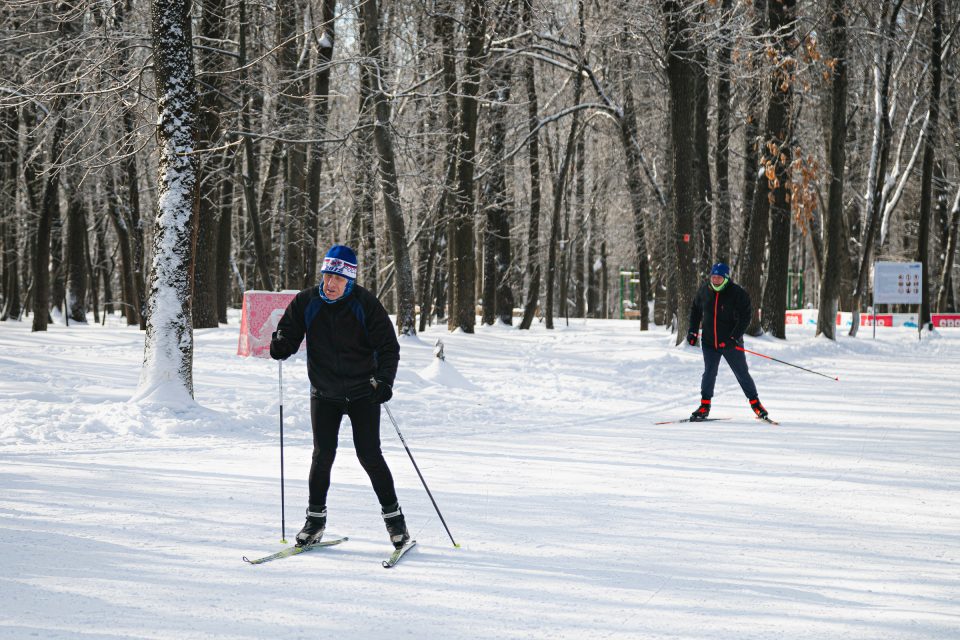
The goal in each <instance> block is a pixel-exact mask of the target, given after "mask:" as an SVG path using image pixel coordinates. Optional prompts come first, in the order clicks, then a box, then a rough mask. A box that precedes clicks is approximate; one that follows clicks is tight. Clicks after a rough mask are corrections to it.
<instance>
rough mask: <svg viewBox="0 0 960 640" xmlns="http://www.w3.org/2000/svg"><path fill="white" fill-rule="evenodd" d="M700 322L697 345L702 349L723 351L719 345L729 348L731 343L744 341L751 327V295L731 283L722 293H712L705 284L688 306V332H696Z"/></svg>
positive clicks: (711, 289)
mask: <svg viewBox="0 0 960 640" xmlns="http://www.w3.org/2000/svg"><path fill="white" fill-rule="evenodd" d="M701 322H702V323H703V333H702V335H701V337H700V343H701V344H702V345H703V346H704V348H708V347H709V348H711V349H722V348H723V346H721V343H723V344H725V346H727V347H732V346H733V345H732V344H731V342H732V341H731V338H733V340H743V333H744V332H745V331H746V330H747V326H748V325H749V324H750V295H749V294H748V293H747V292H746V291H745V290H744V289H743V287H741V286H740V285H738V284H736V283H734V282H733V280H730V281H729V282H727V286H725V287H724V288H723V289H722V290H721V291H719V292H717V291H714V290H713V288H712V287H711V286H710V283H709V282H707V283H704V285H703V286H701V287H700V290H699V291H697V295H696V296H695V297H694V298H693V304H691V305H690V329H689V331H692V332H696V331H697V330H698V329H699V328H700V324H701Z"/></svg>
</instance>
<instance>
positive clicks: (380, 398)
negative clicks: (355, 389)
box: [370, 378, 393, 404]
mask: <svg viewBox="0 0 960 640" xmlns="http://www.w3.org/2000/svg"><path fill="white" fill-rule="evenodd" d="M370 386H371V387H373V392H372V393H371V394H370V401H371V402H375V403H377V404H383V403H384V402H389V400H390V398H392V397H393V387H391V386H390V384H389V383H388V382H386V381H384V380H378V379H376V378H370Z"/></svg>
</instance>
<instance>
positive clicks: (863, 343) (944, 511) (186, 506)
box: [0, 311, 960, 640]
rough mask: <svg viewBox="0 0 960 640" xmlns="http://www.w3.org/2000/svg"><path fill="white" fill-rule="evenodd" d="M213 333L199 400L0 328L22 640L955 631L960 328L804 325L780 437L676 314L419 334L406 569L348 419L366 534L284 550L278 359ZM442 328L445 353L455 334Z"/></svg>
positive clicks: (2, 444)
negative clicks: (249, 352)
mask: <svg viewBox="0 0 960 640" xmlns="http://www.w3.org/2000/svg"><path fill="white" fill-rule="evenodd" d="M230 320H231V323H230V324H229V325H225V326H223V327H221V328H220V329H212V330H200V331H196V332H195V339H196V353H195V356H194V383H195V386H196V400H197V403H198V404H197V406H195V407H186V408H184V407H180V408H178V409H164V408H160V407H157V406H148V405H137V404H133V403H131V402H128V400H129V398H130V397H132V395H133V394H134V392H135V390H136V387H137V383H138V379H139V376H140V365H141V361H142V358H143V334H142V333H141V332H139V331H138V330H136V329H135V328H127V327H124V326H121V324H120V321H119V320H118V319H116V318H110V320H109V321H108V323H107V326H106V327H101V326H97V325H94V324H90V325H79V326H70V327H63V326H61V325H53V326H51V327H50V330H49V331H48V332H46V333H45V334H37V333H31V332H30V327H29V324H28V323H11V322H5V323H0V354H2V355H0V461H2V464H0V563H2V566H3V567H4V571H3V572H2V573H0V593H2V594H3V596H2V604H0V638H3V639H6V638H17V639H20V638H29V637H43V638H158V639H175V638H176V639H179V638H239V639H248V638H249V639H255V638H316V637H337V638H356V639H370V638H391V639H393V638H397V637H406V638H444V639H474V638H545V639H546V638H550V639H555V638H574V639H578V638H610V639H637V638H671V639H676V638H710V639H711V640H715V639H730V640H743V639H753V638H756V639H770V638H778V639H779V638H791V639H792V638H795V639H798V640H799V639H804V640H807V639H810V638H831V639H832V638H844V639H880V638H882V639H884V640H890V639H908V638H909V639H914V638H917V639H919V638H936V639H943V640H947V639H950V640H952V639H954V638H957V637H958V634H960V600H958V597H960V578H958V571H957V561H958V555H960V553H958V551H960V503H958V495H960V429H958V428H957V427H956V420H955V417H954V416H955V415H956V410H955V406H956V395H957V389H958V388H960V366H957V362H958V361H960V359H958V357H957V356H958V354H960V330H941V331H940V332H939V333H936V334H934V335H932V336H930V337H926V338H925V339H924V340H923V341H922V342H919V341H918V340H917V336H916V333H915V332H913V331H910V330H901V329H884V330H880V331H879V334H878V337H877V339H876V340H874V339H873V338H872V337H870V336H869V335H866V334H865V333H864V332H861V335H860V337H858V338H855V339H854V338H848V337H846V336H845V335H841V336H840V337H839V339H838V341H837V342H836V343H831V342H829V341H827V340H823V339H816V338H814V337H813V334H812V329H810V328H806V327H801V328H789V329H788V331H789V333H788V340H787V341H779V340H775V339H772V338H760V339H751V338H749V337H748V339H747V345H746V346H747V348H748V349H752V350H755V351H759V352H761V353H767V354H769V355H772V356H774V357H776V358H779V359H782V360H786V361H789V362H794V363H797V364H800V365H801V366H804V367H807V368H811V369H814V370H817V371H821V372H823V373H826V374H829V375H836V376H839V378H840V382H835V381H832V380H828V379H826V378H822V377H819V376H814V375H811V374H809V373H805V372H801V371H798V370H796V369H793V368H791V367H786V366H784V365H781V364H777V363H773V362H770V361H766V360H763V359H760V358H755V357H752V356H748V358H749V360H748V361H749V363H750V367H751V372H752V374H753V376H754V379H755V380H756V382H757V386H758V388H759V389H760V397H761V399H762V400H763V402H764V404H765V405H766V406H767V408H768V409H769V410H770V412H771V415H772V417H773V418H774V419H777V420H780V421H781V425H780V426H771V425H768V424H765V423H761V422H758V421H756V420H754V419H753V418H752V414H751V413H750V411H749V408H748V407H747V403H746V400H745V398H744V397H743V394H742V393H741V391H740V389H739V387H738V386H737V384H736V381H735V380H734V378H733V374H732V373H731V372H730V370H729V369H728V368H727V367H726V365H724V364H721V369H720V375H719V378H718V381H717V391H716V396H715V398H714V405H713V412H712V415H714V416H716V417H730V418H732V420H730V421H723V422H709V423H699V424H672V425H654V424H653V423H654V422H655V421H657V420H667V419H672V418H681V417H685V416H686V415H688V414H689V412H690V411H692V410H693V409H694V408H695V407H696V405H697V401H698V399H699V393H698V389H699V380H700V373H701V370H702V360H701V358H700V353H699V350H698V349H695V348H691V347H688V346H685V345H682V346H674V345H673V337H672V336H670V335H669V334H668V333H666V332H665V331H664V330H663V329H662V328H653V329H652V330H651V331H649V332H640V331H639V324H638V323H636V322H627V321H597V320H589V321H583V320H571V321H570V324H569V326H565V325H564V323H563V322H562V321H561V322H559V326H558V328H557V329H556V330H555V331H552V332H548V331H546V330H545V329H543V327H542V325H536V326H534V328H533V329H532V330H531V331H528V332H521V331H518V330H517V329H515V328H509V327H504V326H495V327H479V326H478V328H477V333H476V334H475V335H473V336H468V335H464V334H462V333H459V332H455V333H452V334H450V333H448V332H447V331H446V330H445V329H443V328H440V327H434V328H431V329H429V330H428V331H427V332H426V334H424V335H421V336H420V337H418V338H404V339H401V364H400V372H399V374H398V378H397V384H396V385H395V390H396V393H395V396H394V400H393V401H392V402H391V404H390V407H391V410H392V411H393V414H394V415H395V416H396V418H397V420H398V421H399V424H400V428H401V430H402V432H403V435H404V437H405V438H406V440H407V443H408V445H409V446H410V448H411V450H412V451H413V454H414V456H415V458H416V460H417V463H418V464H419V465H420V468H421V470H422V472H423V474H424V477H425V478H426V480H427V482H428V483H429V486H430V488H431V490H432V492H433V493H434V496H435V498H436V500H437V503H438V504H439V506H440V508H441V510H442V512H443V514H444V518H445V519H446V521H447V524H448V525H449V526H450V529H451V532H452V533H453V536H454V538H455V539H456V540H457V542H459V543H460V544H461V545H462V548H460V549H454V548H453V547H452V544H451V542H450V539H449V538H448V537H447V535H446V532H445V531H444V529H443V527H442V525H441V523H440V521H439V519H438V518H437V516H436V513H435V511H434V510H433V507H432V505H431V503H430V501H429V499H428V497H427V495H426V493H425V492H424V491H423V488H422V486H421V485H420V481H419V479H418V478H417V476H416V473H415V471H414V469H413V467H412V465H411V464H410V462H409V460H408V459H407V456H406V453H405V451H404V449H403V447H402V446H401V444H400V442H399V440H398V438H397V437H396V433H395V432H394V429H393V426H392V424H391V423H390V421H389V419H388V417H387V416H386V414H385V413H384V415H383V420H382V427H381V436H382V439H383V448H384V452H385V454H386V456H387V460H388V462H389V463H390V465H391V469H392V471H393V474H394V476H395V478H396V482H397V486H398V492H399V495H400V499H401V504H402V506H403V508H404V512H405V513H406V514H407V519H408V526H409V527H410V532H411V534H412V535H413V537H414V538H416V539H417V541H418V545H417V546H416V547H415V548H414V549H413V550H412V551H411V552H410V553H409V554H408V555H407V556H406V557H405V558H404V560H403V561H402V562H401V563H400V565H398V566H397V567H396V568H394V569H391V570H389V571H385V570H384V569H383V568H381V566H380V561H381V560H383V559H384V558H386V556H387V555H388V554H389V552H390V546H389V543H388V540H387V536H386V532H385V530H384V528H383V523H382V520H381V518H380V515H379V509H378V505H377V504H376V498H375V496H374V494H373V491H372V489H371V488H370V486H369V482H368V480H367V478H366V476H365V474H364V473H363V471H362V469H361V468H360V465H359V463H358V462H357V460H356V457H355V455H354V453H353V448H352V442H351V439H350V436H349V427H348V426H347V425H345V426H344V427H343V428H342V430H341V440H340V451H339V455H338V458H337V462H336V464H335V466H334V469H333V486H332V488H331V492H330V498H329V501H328V508H329V512H330V519H329V524H328V526H329V531H330V535H347V536H349V537H350V540H349V541H348V542H346V543H344V544H343V545H338V546H335V547H331V548H329V549H323V550H317V551H315V552H311V553H309V554H304V555H300V556H295V557H292V558H287V559H283V560H279V561H276V562H272V563H269V564H265V565H261V566H250V565H247V564H246V563H244V562H242V561H241V557H242V556H244V555H246V556H248V557H254V556H256V557H260V556H262V555H267V554H269V553H272V552H274V551H277V550H279V549H280V548H282V546H283V545H281V544H280V542H279V540H280V537H281V522H280V518H281V510H280V481H279V448H278V437H277V433H278V410H279V398H278V393H277V367H278V365H277V364H276V363H273V362H270V361H266V360H257V359H252V358H251V359H243V358H238V357H237V356H236V355H235V353H236V345H237V331H238V329H237V327H238V325H239V322H238V317H237V312H236V311H234V312H232V315H231V318H230ZM438 338H439V339H442V340H443V342H444V343H445V352H446V361H445V362H442V363H436V362H435V361H434V360H435V359H434V358H433V346H434V342H435V341H436V340H437V339H438ZM303 357H304V356H303V355H302V354H301V355H298V356H295V357H294V358H291V359H290V360H288V361H287V362H286V363H284V365H283V367H284V368H283V376H284V390H285V398H284V402H283V405H284V416H285V424H284V437H285V445H286V446H285V449H284V456H285V476H286V509H285V515H286V523H285V533H286V537H287V539H288V540H290V539H292V538H293V536H294V535H295V533H296V530H297V529H298V528H299V526H300V525H301V524H302V514H303V509H304V507H305V506H306V476H307V470H308V468H309V463H310V443H311V437H310V429H309V403H308V393H307V387H308V383H307V381H306V371H305V364H304V360H303Z"/></svg>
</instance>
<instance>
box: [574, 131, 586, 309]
mask: <svg viewBox="0 0 960 640" xmlns="http://www.w3.org/2000/svg"><path fill="white" fill-rule="evenodd" d="M585 138H586V131H582V132H581V134H580V135H579V136H577V152H576V154H577V166H576V174H577V181H576V187H575V188H574V191H575V194H576V205H575V207H574V210H573V212H574V215H573V228H574V237H573V238H571V242H573V247H572V251H571V253H572V255H573V268H572V269H571V271H572V275H571V277H572V278H573V298H574V301H575V302H574V309H573V315H574V317H576V318H585V317H586V316H587V308H586V305H587V275H586V271H585V260H586V253H587V245H586V243H587V238H588V237H589V236H588V234H587V232H586V214H585V213H584V212H585V211H586V210H587V200H586V198H587V160H586V155H587V150H586V143H585Z"/></svg>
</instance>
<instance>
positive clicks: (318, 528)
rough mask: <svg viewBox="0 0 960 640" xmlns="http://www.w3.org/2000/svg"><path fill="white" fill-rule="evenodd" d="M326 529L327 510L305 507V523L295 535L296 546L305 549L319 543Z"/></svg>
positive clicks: (312, 506) (313, 506)
mask: <svg viewBox="0 0 960 640" xmlns="http://www.w3.org/2000/svg"><path fill="white" fill-rule="evenodd" d="M326 527H327V508H326V507H318V506H316V505H312V504H311V505H310V506H309V507H307V521H306V522H305V523H304V525H303V529H300V533H298V534H297V546H298V547H306V546H308V545H311V544H314V543H315V542H320V539H321V538H322V537H323V530H324V529H325V528H326Z"/></svg>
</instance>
